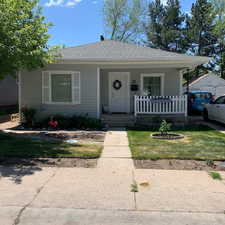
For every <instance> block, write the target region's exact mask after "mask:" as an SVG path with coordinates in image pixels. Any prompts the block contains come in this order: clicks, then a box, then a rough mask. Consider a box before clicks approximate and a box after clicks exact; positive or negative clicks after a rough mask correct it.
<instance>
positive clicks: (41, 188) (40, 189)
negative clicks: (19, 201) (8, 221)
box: [13, 168, 59, 225]
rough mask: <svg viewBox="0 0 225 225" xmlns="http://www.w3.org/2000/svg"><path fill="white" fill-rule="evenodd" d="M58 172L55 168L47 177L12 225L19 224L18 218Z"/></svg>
mask: <svg viewBox="0 0 225 225" xmlns="http://www.w3.org/2000/svg"><path fill="white" fill-rule="evenodd" d="M58 170H59V168H57V169H56V170H55V171H54V173H53V174H52V175H51V176H50V177H49V179H48V180H47V181H46V182H45V183H44V184H43V185H42V186H41V187H40V188H38V189H37V191H36V194H35V195H34V197H33V198H32V200H31V201H30V202H29V203H27V204H26V205H25V206H23V208H22V209H21V210H20V211H19V213H18V215H17V216H16V218H15V220H14V223H13V225H18V224H19V223H20V218H21V216H22V214H23V212H24V211H25V210H26V209H27V208H29V206H30V205H31V204H32V203H33V202H34V201H35V199H36V198H37V197H38V195H39V194H40V192H41V191H42V190H43V189H44V187H45V186H46V185H47V184H48V183H49V182H50V180H52V179H53V177H55V175H56V173H57V171H58Z"/></svg>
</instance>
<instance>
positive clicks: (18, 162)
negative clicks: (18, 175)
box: [0, 158, 98, 168]
mask: <svg viewBox="0 0 225 225" xmlns="http://www.w3.org/2000/svg"><path fill="white" fill-rule="evenodd" d="M97 161H98V160H97V159H79V158H38V159H31V158H27V159H24V158H23V159H21V158H4V159H3V158H0V166H19V167H21V166H32V167H83V168H95V167H96V166H97Z"/></svg>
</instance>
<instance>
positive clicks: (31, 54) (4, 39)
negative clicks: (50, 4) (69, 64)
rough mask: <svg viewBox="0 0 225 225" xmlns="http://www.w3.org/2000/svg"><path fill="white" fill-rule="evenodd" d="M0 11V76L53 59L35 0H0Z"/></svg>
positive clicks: (37, 66)
mask: <svg viewBox="0 0 225 225" xmlns="http://www.w3.org/2000/svg"><path fill="white" fill-rule="evenodd" d="M0 15H1V16H0V24H1V26H0V78H3V77H4V76H5V75H9V74H10V75H15V74H16V72H18V71H20V70H32V69H36V68H39V67H43V66H44V65H46V64H47V63H50V62H52V61H53V60H54V59H55V57H54V55H53V51H54V49H52V48H49V46H48V45H47V41H48V39H49V35H48V33H47V32H48V28H49V26H50V24H49V23H46V22H45V18H44V16H42V14H41V8H40V7H39V6H38V0H0Z"/></svg>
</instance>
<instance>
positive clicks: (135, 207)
mask: <svg viewBox="0 0 225 225" xmlns="http://www.w3.org/2000/svg"><path fill="white" fill-rule="evenodd" d="M132 179H133V183H134V184H137V181H136V180H135V175H134V170H132ZM137 185H138V184H137ZM133 194H134V209H135V211H137V210H138V209H137V198H136V194H137V193H136V192H133Z"/></svg>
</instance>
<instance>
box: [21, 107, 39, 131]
mask: <svg viewBox="0 0 225 225" xmlns="http://www.w3.org/2000/svg"><path fill="white" fill-rule="evenodd" d="M21 111H22V114H23V117H24V120H25V121H24V124H25V126H28V127H33V125H34V117H35V114H36V109H33V108H27V107H26V106H25V107H23V108H22V109H21Z"/></svg>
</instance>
